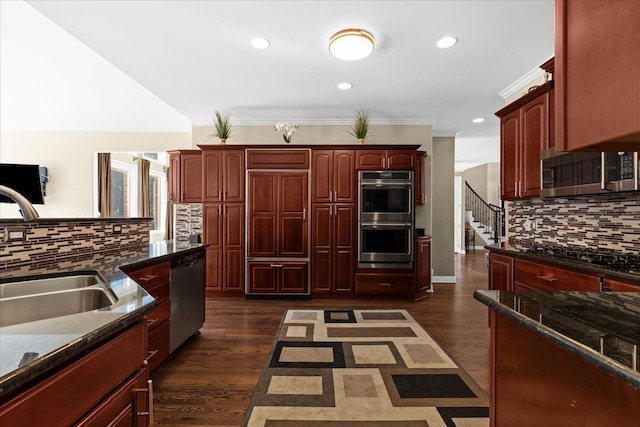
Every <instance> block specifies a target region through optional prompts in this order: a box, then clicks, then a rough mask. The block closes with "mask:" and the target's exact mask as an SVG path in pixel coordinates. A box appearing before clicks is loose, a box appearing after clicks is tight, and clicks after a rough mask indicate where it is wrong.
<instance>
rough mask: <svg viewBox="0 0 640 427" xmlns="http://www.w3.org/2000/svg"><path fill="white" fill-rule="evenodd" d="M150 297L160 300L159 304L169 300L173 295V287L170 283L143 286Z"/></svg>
mask: <svg viewBox="0 0 640 427" xmlns="http://www.w3.org/2000/svg"><path fill="white" fill-rule="evenodd" d="M143 288H145V290H146V291H147V292H149V295H151V296H152V297H154V298H155V299H157V300H158V302H159V303H162V302H163V301H166V300H168V299H169V295H170V293H171V287H170V285H169V281H165V282H162V283H160V284H157V285H150V286H143Z"/></svg>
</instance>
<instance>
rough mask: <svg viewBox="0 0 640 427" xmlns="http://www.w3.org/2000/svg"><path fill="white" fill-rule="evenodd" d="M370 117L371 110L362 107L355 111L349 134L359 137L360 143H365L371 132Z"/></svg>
mask: <svg viewBox="0 0 640 427" xmlns="http://www.w3.org/2000/svg"><path fill="white" fill-rule="evenodd" d="M370 118H371V115H370V114H369V110H363V109H360V110H356V111H355V112H354V122H353V127H352V128H351V131H352V132H349V134H350V135H353V136H355V137H356V138H358V143H359V144H364V139H365V138H366V137H367V135H368V134H369V125H370V124H371V123H370Z"/></svg>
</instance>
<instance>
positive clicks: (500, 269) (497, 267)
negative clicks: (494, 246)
mask: <svg viewBox="0 0 640 427" xmlns="http://www.w3.org/2000/svg"><path fill="white" fill-rule="evenodd" d="M513 261H514V259H513V257H510V256H506V255H499V254H496V253H493V252H491V253H489V289H491V290H498V291H510V290H512V289H513Z"/></svg>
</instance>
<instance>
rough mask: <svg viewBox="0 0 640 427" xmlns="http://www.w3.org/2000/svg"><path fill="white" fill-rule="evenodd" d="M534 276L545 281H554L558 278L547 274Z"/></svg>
mask: <svg viewBox="0 0 640 427" xmlns="http://www.w3.org/2000/svg"><path fill="white" fill-rule="evenodd" d="M536 277H537V278H538V279H542V280H545V281H547V282H555V281H556V280H558V279H556V278H554V277H548V276H536Z"/></svg>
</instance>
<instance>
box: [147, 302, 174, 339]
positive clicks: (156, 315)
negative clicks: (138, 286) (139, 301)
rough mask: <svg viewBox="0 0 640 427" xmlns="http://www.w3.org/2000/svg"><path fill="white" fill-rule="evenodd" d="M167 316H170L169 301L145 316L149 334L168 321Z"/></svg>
mask: <svg viewBox="0 0 640 427" xmlns="http://www.w3.org/2000/svg"><path fill="white" fill-rule="evenodd" d="M169 316H171V304H170V301H169V300H165V301H164V302H162V303H160V305H158V308H156V309H155V310H153V311H151V312H149V313H148V314H147V326H148V327H149V333H151V331H152V330H153V329H155V328H157V327H158V326H160V324H161V323H162V322H164V321H165V320H169Z"/></svg>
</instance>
